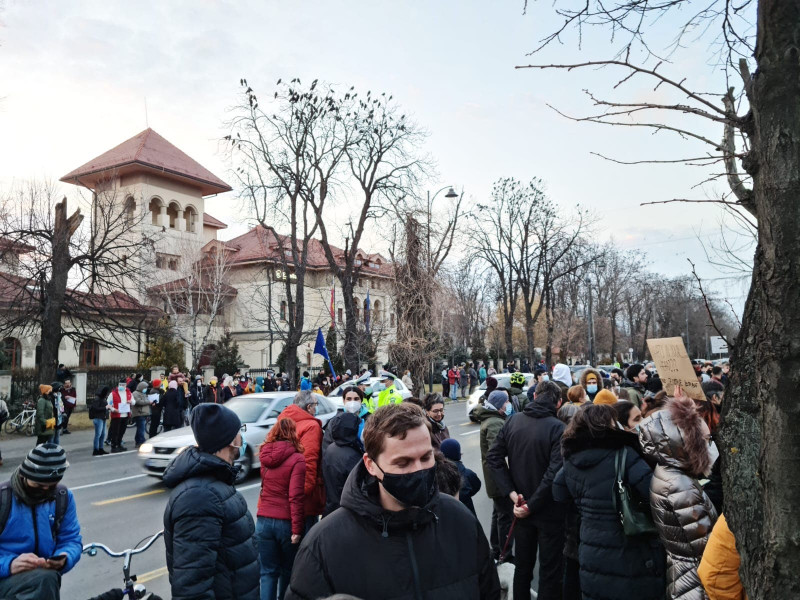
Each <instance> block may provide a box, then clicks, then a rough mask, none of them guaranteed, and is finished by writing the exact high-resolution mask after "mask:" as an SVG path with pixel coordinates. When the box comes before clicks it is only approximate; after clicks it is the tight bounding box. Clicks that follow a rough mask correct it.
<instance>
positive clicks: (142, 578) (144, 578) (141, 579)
mask: <svg viewBox="0 0 800 600" xmlns="http://www.w3.org/2000/svg"><path fill="white" fill-rule="evenodd" d="M166 574H167V567H161V568H160V569H156V570H155V571H150V572H148V573H145V574H144V575H137V576H136V583H146V582H148V581H152V580H153V579H158V578H159V577H163V576H164V575H166Z"/></svg>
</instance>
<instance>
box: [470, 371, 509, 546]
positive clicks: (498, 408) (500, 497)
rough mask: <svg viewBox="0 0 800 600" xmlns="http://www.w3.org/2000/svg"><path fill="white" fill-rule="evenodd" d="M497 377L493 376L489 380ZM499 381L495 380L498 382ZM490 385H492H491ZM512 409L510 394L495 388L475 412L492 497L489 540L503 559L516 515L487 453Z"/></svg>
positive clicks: (485, 474) (487, 482) (488, 491)
mask: <svg viewBox="0 0 800 600" xmlns="http://www.w3.org/2000/svg"><path fill="white" fill-rule="evenodd" d="M490 379H494V377H489V378H488V379H487V381H489V380H490ZM496 383H497V380H495V384H496ZM487 388H488V385H487ZM509 409H511V402H510V401H509V399H508V393H507V392H505V391H503V390H493V391H492V392H491V393H490V394H489V397H488V398H487V399H486V401H485V402H484V403H483V405H481V406H477V407H475V408H474V409H473V411H472V416H474V417H475V419H476V420H477V421H478V423H480V424H481V433H480V448H481V467H482V469H483V482H484V489H485V490H486V495H487V496H489V498H491V499H492V521H491V531H490V532H489V541H490V543H491V546H492V558H494V559H495V560H497V559H498V558H500V552H501V551H502V549H503V545H504V544H505V541H506V539H507V538H508V532H509V530H510V529H511V522H512V520H513V518H514V504H513V503H512V502H511V500H510V499H509V497H508V495H507V494H504V493H502V492H501V491H500V490H499V489H498V487H497V484H495V482H494V475H493V474H492V471H491V468H490V467H489V463H488V462H487V459H486V455H487V454H488V452H489V448H491V447H492V444H493V443H494V440H495V438H496V437H497V434H498V433H500V430H501V429H502V428H503V425H504V424H505V422H506V418H507V415H508V414H509V412H510V410H509Z"/></svg>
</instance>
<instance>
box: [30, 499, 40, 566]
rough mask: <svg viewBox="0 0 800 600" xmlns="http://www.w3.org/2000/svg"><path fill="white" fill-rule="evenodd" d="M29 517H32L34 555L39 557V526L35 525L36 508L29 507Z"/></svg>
mask: <svg viewBox="0 0 800 600" xmlns="http://www.w3.org/2000/svg"><path fill="white" fill-rule="evenodd" d="M31 516H33V539H34V545H33V547H34V553H35V554H36V556H39V526H38V525H37V523H36V507H35V506H31Z"/></svg>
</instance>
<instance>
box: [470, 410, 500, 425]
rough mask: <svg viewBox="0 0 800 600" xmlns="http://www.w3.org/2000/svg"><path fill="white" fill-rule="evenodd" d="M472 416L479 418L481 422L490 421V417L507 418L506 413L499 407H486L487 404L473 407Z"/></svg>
mask: <svg viewBox="0 0 800 600" xmlns="http://www.w3.org/2000/svg"><path fill="white" fill-rule="evenodd" d="M472 416H473V417H475V418H476V419H478V422H479V423H483V422H484V421H488V420H489V419H500V420H502V421H505V420H506V415H505V413H501V412H500V411H499V410H497V409H491V408H486V407H485V406H476V407H475V408H473V409H472Z"/></svg>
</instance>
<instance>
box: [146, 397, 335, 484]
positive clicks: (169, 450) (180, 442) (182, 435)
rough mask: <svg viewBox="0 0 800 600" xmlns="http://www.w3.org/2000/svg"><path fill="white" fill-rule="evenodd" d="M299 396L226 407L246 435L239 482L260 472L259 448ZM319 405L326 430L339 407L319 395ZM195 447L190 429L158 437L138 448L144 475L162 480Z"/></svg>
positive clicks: (259, 399)
mask: <svg viewBox="0 0 800 600" xmlns="http://www.w3.org/2000/svg"><path fill="white" fill-rule="evenodd" d="M296 395H297V392H292V391H289V392H264V393H260V394H247V395H245V396H238V397H236V398H232V399H231V400H229V401H228V402H226V403H225V406H226V407H227V408H230V409H231V410H232V411H233V412H235V413H236V414H237V415H238V416H239V420H240V421H241V422H242V425H244V426H245V431H243V432H242V438H243V440H244V442H245V449H244V455H243V456H242V457H241V458H240V459H238V460H237V461H236V463H237V464H238V465H239V466H240V470H239V475H238V477H237V478H236V482H237V483H238V482H240V481H244V480H245V479H247V477H248V476H249V475H250V472H251V471H252V470H253V469H259V468H260V466H261V463H260V462H259V459H258V447H259V446H260V445H261V444H262V443H263V442H264V438H265V437H266V436H267V432H268V431H269V430H270V428H271V427H272V426H273V425H274V424H275V422H276V421H277V420H278V415H280V414H281V411H283V409H284V408H286V407H287V406H289V405H290V404H291V403H292V401H293V400H294V397H295V396H296ZM314 396H315V397H316V399H317V402H319V404H318V405H317V418H318V419H319V420H320V421H322V425H323V426H324V425H325V424H326V423H327V422H328V421H329V420H330V419H331V418H333V416H334V415H336V407H335V406H334V405H333V404H331V402H330V401H329V400H328V399H327V398H325V397H324V396H321V395H319V394H314ZM195 444H196V442H195V439H194V434H193V433H192V428H191V427H181V428H180V429H173V430H172V431H166V432H164V433H159V434H158V435H157V436H155V437H153V438H150V439H149V440H147V441H146V442H145V443H144V444H142V445H141V446H139V458H140V459H141V460H142V468H143V469H144V472H145V473H147V474H148V475H152V476H153V477H162V476H163V475H164V471H165V470H166V468H167V466H168V465H169V463H171V462H172V461H173V460H175V457H176V456H178V454H180V453H181V452H183V451H184V450H186V449H187V448H190V447H192V446H194V445H195Z"/></svg>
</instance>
